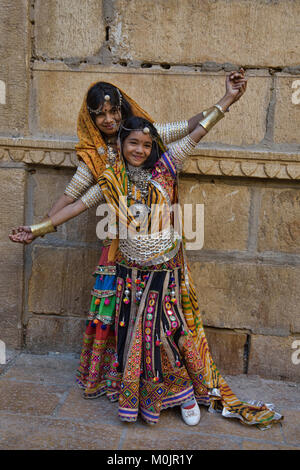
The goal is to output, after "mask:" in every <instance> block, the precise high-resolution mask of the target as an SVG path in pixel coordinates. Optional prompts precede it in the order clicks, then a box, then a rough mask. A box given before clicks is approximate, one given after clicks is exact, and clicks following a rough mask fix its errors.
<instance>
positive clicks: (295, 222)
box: [258, 187, 300, 254]
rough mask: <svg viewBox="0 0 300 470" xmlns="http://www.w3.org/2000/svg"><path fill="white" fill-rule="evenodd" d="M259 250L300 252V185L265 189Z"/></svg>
mask: <svg viewBox="0 0 300 470" xmlns="http://www.w3.org/2000/svg"><path fill="white" fill-rule="evenodd" d="M258 250H259V251H281V252H286V253H295V254H296V253H297V254H300V188H299V189H296V188H280V187H278V188H264V189H263V190H262V200H261V208H260V223H259V232H258Z"/></svg>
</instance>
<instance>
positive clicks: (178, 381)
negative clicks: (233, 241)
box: [26, 100, 282, 428]
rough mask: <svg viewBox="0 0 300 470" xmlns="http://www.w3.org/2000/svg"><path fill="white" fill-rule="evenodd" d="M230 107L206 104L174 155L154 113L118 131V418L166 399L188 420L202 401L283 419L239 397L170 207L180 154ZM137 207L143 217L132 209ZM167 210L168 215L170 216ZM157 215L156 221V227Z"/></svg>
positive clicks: (153, 417) (107, 195)
mask: <svg viewBox="0 0 300 470" xmlns="http://www.w3.org/2000/svg"><path fill="white" fill-rule="evenodd" d="M227 107H228V101H227V105H226V100H224V102H223V106H221V105H219V104H218V105H215V106H213V107H212V108H210V109H209V110H207V112H206V113H205V117H204V118H203V119H201V121H200V122H199V124H198V125H197V126H196V128H195V129H194V130H193V131H192V132H191V134H190V135H189V136H187V138H186V139H187V140H186V147H185V150H184V151H183V150H182V149H181V150H180V151H178V152H177V154H176V155H174V153H172V152H169V151H168V150H167V151H164V153H162V151H161V150H160V149H162V148H163V146H162V144H161V142H160V139H159V136H158V134H157V131H156V129H155V128H154V127H153V125H152V124H151V123H150V122H149V121H145V120H144V119H142V118H130V119H129V120H127V121H125V123H124V125H122V128H121V131H120V148H121V153H120V155H119V156H118V158H117V161H116V163H115V165H113V166H112V167H110V168H108V169H107V170H105V171H104V172H103V174H102V175H101V177H100V178H99V180H98V183H99V187H100V190H101V193H102V199H103V200H105V201H106V202H107V203H109V204H110V206H111V207H112V208H113V209H114V211H115V214H116V222H117V226H118V227H119V229H120V230H121V231H124V228H126V230H127V233H128V236H127V238H121V237H120V238H119V240H118V249H117V251H116V253H112V254H113V259H114V261H115V262H116V267H117V294H116V313H115V321H114V326H115V335H114V341H115V347H114V348H113V350H114V354H115V357H114V359H115V362H114V364H113V367H114V370H115V372H114V375H113V379H114V382H115V384H114V387H113V388H114V397H115V398H116V399H118V400H119V417H120V419H121V420H124V421H135V420H136V419H137V417H138V414H140V415H141V417H142V418H143V419H144V420H145V421H146V422H147V423H149V424H155V423H157V422H158V419H159V415H160V412H161V411H162V410H163V409H166V408H168V407H171V406H176V405H181V408H182V416H183V419H184V421H185V422H186V423H187V424H192V425H193V424H197V423H198V422H199V419H200V411H199V407H198V404H203V405H208V406H209V407H210V410H214V411H221V412H222V414H223V415H224V416H225V417H236V418H239V419H240V420H241V421H242V422H243V423H245V424H249V425H253V424H255V425H258V426H259V427H262V428H263V427H266V426H269V425H270V424H272V423H275V422H278V421H279V420H280V419H282V417H281V415H279V414H278V413H276V412H275V411H273V410H272V409H271V407H270V406H269V405H268V406H267V405H263V404H261V403H245V402H241V401H240V400H239V399H238V398H237V397H236V396H235V395H234V394H233V392H232V391H231V389H230V388H229V387H228V385H227V384H226V382H225V381H224V379H223V377H222V376H221V375H220V373H219V371H218V369H217V368H216V365H215V364H214V362H213V360H212V357H211V355H210V352H209V347H208V344H207V340H206V337H205V333H204V329H203V325H202V320H201V317H200V312H199V307H198V303H197V297H196V294H195V289H194V285H193V281H192V278H191V275H190V270H189V267H188V264H187V262H186V257H185V249H184V241H183V239H182V237H181V235H180V231H179V232H178V231H177V232H176V230H178V224H176V223H175V220H174V219H173V217H171V212H170V211H168V210H167V211H166V208H170V206H171V205H173V204H174V203H177V202H178V195H177V173H178V171H179V170H180V168H181V166H182V163H183V160H184V159H185V158H186V157H187V156H188V155H190V154H191V153H192V150H193V148H194V147H195V145H196V144H197V142H198V141H199V140H200V139H201V138H202V137H203V136H204V135H205V134H206V133H207V131H208V130H209V129H210V128H211V127H212V125H214V124H216V122H218V120H219V119H221V118H222V117H224V110H225V109H226V108H227ZM222 108H223V109H222ZM84 210H85V207H84V204H82V203H81V202H80V201H79V202H76V203H74V205H73V208H72V210H70V208H69V209H68V210H67V211H64V210H63V211H60V212H59V213H57V214H56V215H55V216H53V217H52V218H51V220H50V221H49V227H51V225H52V229H53V226H57V225H59V224H61V223H64V222H65V221H66V220H68V219H70V218H71V217H73V216H75V215H77V214H78V213H80V212H82V211H84ZM136 210H137V212H138V213H139V214H141V217H138V218H137V217H136V214H135V211H136ZM166 218H167V219H168V220H167V222H169V223H167V224H164V221H165V220H166ZM157 221H159V222H158V225H157ZM153 223H154V225H155V226H156V227H157V226H158V231H154V234H155V236H154V237H153V234H151V231H153V230H152V229H153V227H152V225H153ZM50 230H51V228H48V231H50ZM26 233H27V235H28V236H29V235H30V236H35V235H36V227H31V228H30V227H27V228H26ZM43 233H45V229H44V230H43ZM108 380H110V379H109V377H108ZM108 385H109V386H110V385H112V384H110V383H109V384H108ZM187 403H188V404H189V406H188V407H186V405H187ZM187 411H191V413H187Z"/></svg>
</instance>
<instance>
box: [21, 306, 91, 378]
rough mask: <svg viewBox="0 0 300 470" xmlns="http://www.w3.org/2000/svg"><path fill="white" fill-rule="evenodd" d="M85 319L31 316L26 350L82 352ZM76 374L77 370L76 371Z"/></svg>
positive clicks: (38, 351) (27, 330)
mask: <svg viewBox="0 0 300 470" xmlns="http://www.w3.org/2000/svg"><path fill="white" fill-rule="evenodd" d="M84 328H85V321H84V320H82V319H79V318H66V317H63V318H60V317H48V316H46V317H40V316H38V315H33V316H32V317H30V318H29V321H28V324H27V328H26V350H28V351H32V352H35V353H45V352H48V351H57V352H78V353H79V352H80V351H81V347H82V339H83V332H84ZM74 374H75V371H74Z"/></svg>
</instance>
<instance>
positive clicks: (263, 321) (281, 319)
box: [190, 261, 300, 336]
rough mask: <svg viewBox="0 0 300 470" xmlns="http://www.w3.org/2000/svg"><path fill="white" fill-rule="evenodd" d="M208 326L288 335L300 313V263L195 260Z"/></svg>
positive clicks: (199, 290)
mask: <svg viewBox="0 0 300 470" xmlns="http://www.w3.org/2000/svg"><path fill="white" fill-rule="evenodd" d="M190 264H191V269H192V273H193V278H194V281H195V284H196V292H197V296H198V301H199V308H200V312H201V313H202V317H203V322H204V324H205V325H206V326H215V327H218V328H243V329H247V330H251V331H252V332H253V333H256V334H269V335H280V336H286V335H288V334H289V332H290V325H291V323H292V322H293V319H294V318H296V317H297V315H298V314H299V301H300V298H299V292H300V289H299V267H291V266H284V265H283V266H274V265H273V266H272V265H258V264H250V263H246V262H243V263H242V262H241V263H237V262H235V263H225V262H200V261H197V262H192V263H190Z"/></svg>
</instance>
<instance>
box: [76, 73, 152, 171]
mask: <svg viewBox="0 0 300 470" xmlns="http://www.w3.org/2000/svg"><path fill="white" fill-rule="evenodd" d="M103 83H107V82H103ZM95 84H96V83H92V85H91V86H90V87H89V89H88V91H87V93H86V95H85V97H84V100H83V103H82V106H81V109H80V112H79V116H78V121H77V135H78V138H79V142H78V144H77V145H76V146H75V149H76V152H77V156H78V158H80V159H82V160H83V161H84V162H85V163H86V165H87V166H88V167H89V169H90V170H91V172H92V173H93V175H94V178H95V180H97V179H98V178H99V176H100V175H101V174H102V173H103V171H104V170H105V168H106V163H107V145H106V143H105V140H104V139H103V137H102V135H101V132H100V131H99V129H98V128H97V127H96V125H95V124H94V122H93V120H92V118H91V115H90V113H89V111H88V109H87V103H86V99H87V94H88V92H89V90H90V89H91V88H92V87H93V86H94V85H95ZM109 84H110V85H112V86H114V87H115V88H117V89H119V91H120V92H121V94H122V96H123V97H124V98H125V99H126V100H127V101H128V103H129V104H130V106H131V109H132V113H133V114H134V115H135V116H140V117H143V118H145V119H148V121H150V122H153V119H152V118H151V117H150V116H149V114H148V113H146V111H144V110H143V109H142V108H141V107H140V106H139V105H138V104H137V103H136V102H135V101H134V100H133V99H132V98H130V96H128V95H127V94H126V93H125V92H124V91H123V90H121V88H119V87H117V86H116V85H113V84H112V83H109Z"/></svg>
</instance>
